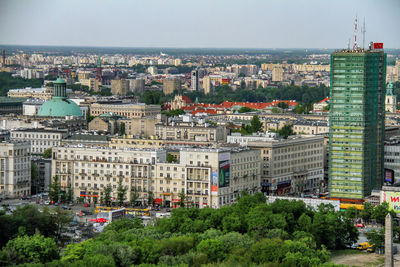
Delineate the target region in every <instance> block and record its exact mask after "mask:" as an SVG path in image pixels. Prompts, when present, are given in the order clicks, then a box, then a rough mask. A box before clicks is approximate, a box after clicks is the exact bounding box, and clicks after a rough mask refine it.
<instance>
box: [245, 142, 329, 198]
mask: <svg viewBox="0 0 400 267" xmlns="http://www.w3.org/2000/svg"><path fill="white" fill-rule="evenodd" d="M323 143H324V138H323V136H293V137H289V138H288V139H274V140H271V141H258V142H257V141H253V142H249V143H248V146H249V147H251V148H255V149H259V150H260V153H261V185H262V191H263V192H265V193H267V194H270V195H287V194H290V195H298V196H300V195H301V194H311V193H319V192H320V189H321V182H322V181H323V179H324V145H323Z"/></svg>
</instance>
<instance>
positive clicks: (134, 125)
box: [121, 114, 166, 138]
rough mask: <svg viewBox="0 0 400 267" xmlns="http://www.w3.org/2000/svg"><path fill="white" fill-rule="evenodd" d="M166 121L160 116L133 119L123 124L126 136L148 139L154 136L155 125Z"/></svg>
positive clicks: (124, 121)
mask: <svg viewBox="0 0 400 267" xmlns="http://www.w3.org/2000/svg"><path fill="white" fill-rule="evenodd" d="M164 121H166V117H165V116H164V115H161V114H158V115H157V116H151V117H142V118H132V119H127V120H122V121H121V122H123V123H125V133H126V134H129V135H137V136H141V137H145V138H148V137H150V136H154V134H155V125H156V124H157V123H160V122H164Z"/></svg>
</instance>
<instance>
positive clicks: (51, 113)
mask: <svg viewBox="0 0 400 267" xmlns="http://www.w3.org/2000/svg"><path fill="white" fill-rule="evenodd" d="M37 116H40V117H65V116H75V117H82V111H81V109H80V108H79V106H78V105H77V104H75V103H74V102H73V101H71V100H69V99H68V98H67V83H66V82H65V81H64V80H63V79H62V78H61V77H59V78H58V79H57V80H56V81H55V82H54V89H53V97H52V98H51V99H50V100H48V101H46V102H45V103H44V104H43V105H42V106H41V107H40V109H39V111H38V113H37Z"/></svg>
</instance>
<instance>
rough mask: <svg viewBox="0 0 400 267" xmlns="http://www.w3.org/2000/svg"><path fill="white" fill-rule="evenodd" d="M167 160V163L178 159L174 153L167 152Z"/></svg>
mask: <svg viewBox="0 0 400 267" xmlns="http://www.w3.org/2000/svg"><path fill="white" fill-rule="evenodd" d="M167 161H168V163H172V162H177V161H178V160H177V159H176V157H175V156H174V155H172V154H170V153H168V155H167Z"/></svg>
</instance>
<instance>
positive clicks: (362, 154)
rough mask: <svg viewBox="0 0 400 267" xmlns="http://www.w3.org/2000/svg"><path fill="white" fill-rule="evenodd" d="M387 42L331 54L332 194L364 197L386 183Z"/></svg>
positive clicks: (349, 197) (330, 173)
mask: <svg viewBox="0 0 400 267" xmlns="http://www.w3.org/2000/svg"><path fill="white" fill-rule="evenodd" d="M382 48H383V44H381V43H375V44H373V47H371V46H370V48H369V49H368V50H364V49H361V48H358V47H355V49H353V50H342V51H338V52H334V53H333V54H332V55H331V89H330V95H331V101H330V105H331V106H330V118H329V151H330V153H329V194H330V196H331V197H337V198H348V199H363V198H364V197H366V196H368V195H370V194H371V190H372V189H374V188H377V187H380V186H381V185H382V179H383V142H384V133H385V132H384V131H385V109H384V108H385V93H386V90H385V77H386V54H385V53H384V52H383V49H382Z"/></svg>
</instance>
